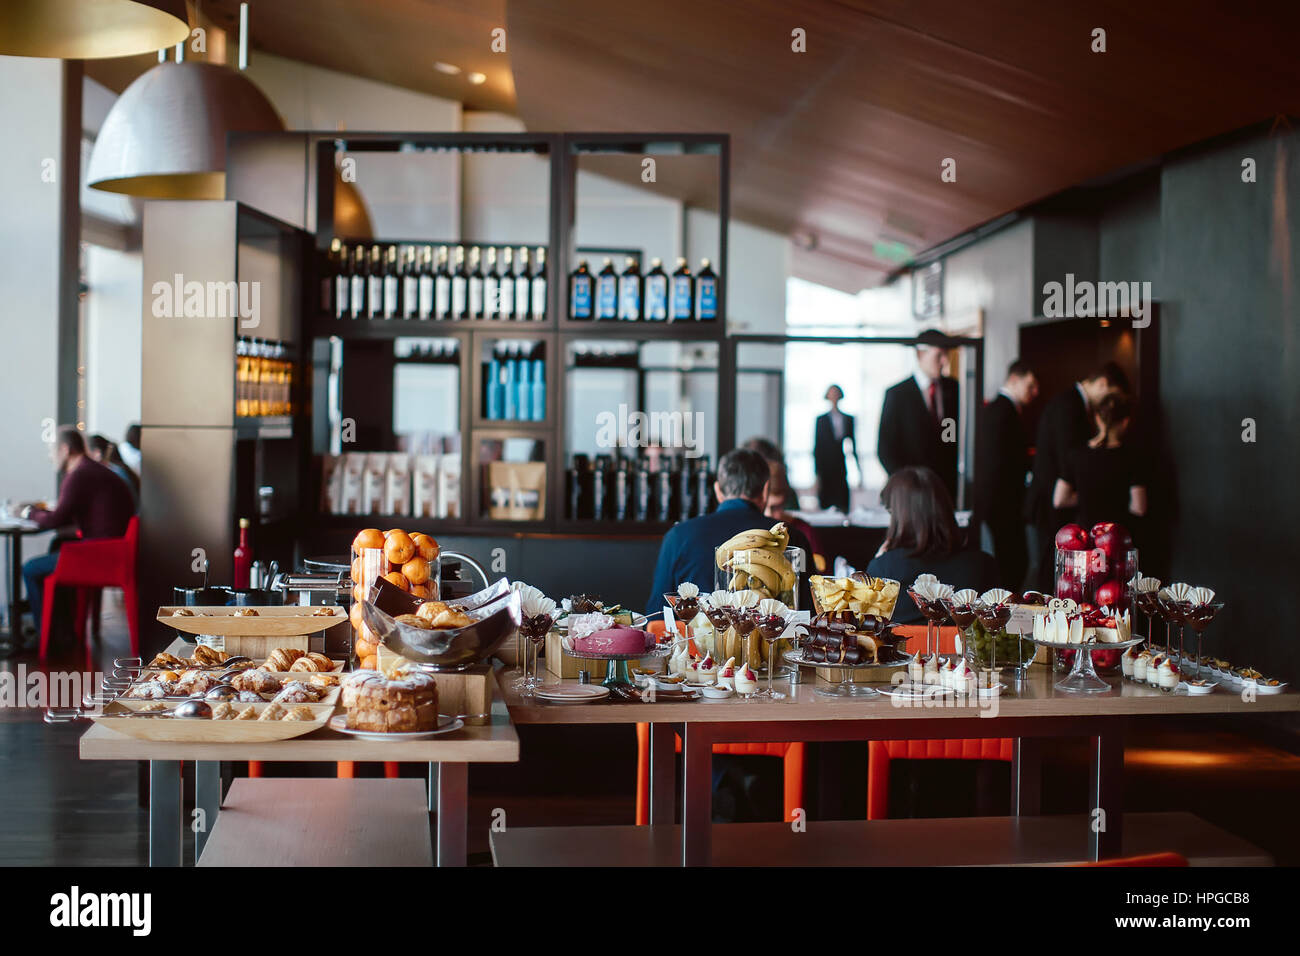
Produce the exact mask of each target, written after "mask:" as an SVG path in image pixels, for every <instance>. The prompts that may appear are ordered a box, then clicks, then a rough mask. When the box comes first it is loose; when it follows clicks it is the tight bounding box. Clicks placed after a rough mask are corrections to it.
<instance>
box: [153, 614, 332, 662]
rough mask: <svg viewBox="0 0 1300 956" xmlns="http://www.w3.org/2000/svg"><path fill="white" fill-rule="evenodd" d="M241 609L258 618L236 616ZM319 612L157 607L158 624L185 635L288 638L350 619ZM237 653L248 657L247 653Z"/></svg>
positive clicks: (313, 632)
mask: <svg viewBox="0 0 1300 956" xmlns="http://www.w3.org/2000/svg"><path fill="white" fill-rule="evenodd" d="M179 610H186V611H193V612H194V614H193V615H192V616H190V615H182V616H181V617H177V616H176V612H177V611H179ZM242 610H252V611H256V612H257V616H256V617H243V616H239V617H236V616H235V612H236V611H242ZM317 610H321V608H304V607H300V606H298V605H289V606H283V607H279V606H276V607H252V608H237V607H227V606H225V605H220V606H211V605H209V606H194V607H186V608H182V607H180V606H177V605H167V606H164V607H160V608H158V622H159V623H161V624H165V625H166V626H167V627H172V628H175V629H176V630H178V631H184V632H185V633H186V634H213V635H216V636H219V637H226V638H230V637H267V638H285V637H298V636H300V635H307V634H315V633H316V632H318V631H323V630H325V629H326V628H328V627H333V626H334V625H335V624H342V623H343V622H344V621H346V620H347V614H345V613H344V611H343V608H341V607H331V608H328V610H330V611H332V612H333V613H331V614H329V615H325V614H320V615H317V614H315V613H314V611H317ZM304 612H305V613H304ZM292 646H293V645H292V644H286V643H280V644H276V645H275V647H292ZM303 647H304V648H305V647H306V645H305V644H304V645H303ZM272 649H274V648H272ZM226 650H227V651H230V645H229V643H227V645H226ZM232 653H235V652H232ZM237 653H241V654H246V653H247V651H239V652H237ZM248 656H249V657H252V656H253V655H252V654H249V655H248Z"/></svg>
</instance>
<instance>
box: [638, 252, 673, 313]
mask: <svg viewBox="0 0 1300 956" xmlns="http://www.w3.org/2000/svg"><path fill="white" fill-rule="evenodd" d="M644 313H645V317H646V319H648V320H649V321H651V322H665V321H667V319H668V274H667V273H665V272H664V264H663V262H661V261H660V260H658V259H651V260H650V271H649V272H647V273H646V274H645V308H644Z"/></svg>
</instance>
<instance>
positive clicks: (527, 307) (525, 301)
mask: <svg viewBox="0 0 1300 956" xmlns="http://www.w3.org/2000/svg"><path fill="white" fill-rule="evenodd" d="M532 281H533V277H532V275H531V274H530V273H529V271H528V247H527V246H521V247H520V249H519V274H518V275H517V276H515V320H516V321H518V322H527V321H528V320H529V319H530V318H532V316H531V314H530V313H531V311H532V308H533V298H532V296H533V292H532V285H531V284H532Z"/></svg>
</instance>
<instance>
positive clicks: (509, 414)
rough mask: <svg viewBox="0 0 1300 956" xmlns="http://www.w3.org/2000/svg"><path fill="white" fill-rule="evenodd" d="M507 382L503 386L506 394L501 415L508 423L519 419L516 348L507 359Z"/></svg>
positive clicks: (512, 349) (517, 358)
mask: <svg viewBox="0 0 1300 956" xmlns="http://www.w3.org/2000/svg"><path fill="white" fill-rule="evenodd" d="M505 371H506V374H505V382H504V384H503V385H502V386H501V387H502V390H503V392H504V395H503V399H502V408H501V414H502V417H503V418H505V419H506V420H507V421H515V420H516V419H518V418H519V401H518V399H519V386H518V384H517V382H518V379H519V356H518V353H517V350H516V349H515V347H514V346H512V347H511V350H510V354H509V356H508V357H507V359H506V370H505Z"/></svg>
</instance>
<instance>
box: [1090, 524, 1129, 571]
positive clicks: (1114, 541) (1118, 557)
mask: <svg viewBox="0 0 1300 956" xmlns="http://www.w3.org/2000/svg"><path fill="white" fill-rule="evenodd" d="M1098 529H1100V530H1098ZM1092 543H1093V545H1094V546H1096V547H1097V548H1098V549H1099V550H1101V551H1104V552H1106V560H1107V561H1108V562H1109V563H1110V566H1111V567H1115V568H1118V567H1123V565H1124V556H1125V555H1127V554H1128V551H1129V548H1131V547H1133V538H1132V536H1131V535H1129V533H1128V531H1127V530H1126V529H1125V528H1124V527H1122V526H1121V525H1117V524H1114V523H1113V522H1109V521H1106V522H1102V523H1101V524H1098V525H1096V527H1094V528H1093V533H1092Z"/></svg>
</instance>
